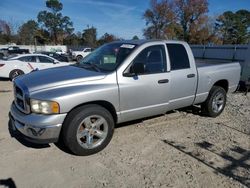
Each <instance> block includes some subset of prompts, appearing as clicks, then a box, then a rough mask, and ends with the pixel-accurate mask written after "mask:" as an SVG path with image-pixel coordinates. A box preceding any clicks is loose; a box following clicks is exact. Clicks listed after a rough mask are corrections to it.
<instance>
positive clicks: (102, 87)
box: [10, 40, 240, 155]
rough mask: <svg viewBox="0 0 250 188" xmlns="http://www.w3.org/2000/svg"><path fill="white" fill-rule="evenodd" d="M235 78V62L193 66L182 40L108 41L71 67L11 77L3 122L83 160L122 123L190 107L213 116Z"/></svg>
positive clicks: (220, 108) (237, 68)
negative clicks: (7, 120)
mask: <svg viewBox="0 0 250 188" xmlns="http://www.w3.org/2000/svg"><path fill="white" fill-rule="evenodd" d="M239 78H240V65H239V63H229V64H220V63H219V62H218V63H216V64H214V63H213V64H210V63H209V62H207V63H206V62H195V59H194V57H193V54H192V51H191V49H190V47H189V45H188V44H187V43H185V42H179V41H165V40H154V41H146V40H138V41H118V42H112V43H109V44H106V45H103V46H101V47H100V48H98V49H96V50H95V51H94V52H92V53H91V54H89V55H88V56H86V57H85V58H84V59H83V60H82V61H81V62H80V63H79V64H78V65H71V66H67V67H60V68H53V69H47V70H42V71H37V72H32V73H29V74H27V75H24V76H20V77H18V78H16V79H15V80H14V96H15V99H14V102H13V104H12V106H11V111H10V119H11V122H12V125H13V128H14V129H15V130H17V131H18V132H21V133H22V135H23V136H24V137H25V138H26V139H28V140H30V141H32V142H36V143H51V142H58V141H59V140H60V141H63V142H64V143H65V145H66V146H67V147H68V148H69V149H70V150H71V151H72V152H73V153H74V154H76V155H90V154H94V153H96V152H98V151H100V150H102V149H104V148H105V147H106V146H107V145H108V143H109V142H110V140H111V138H112V135H113V132H114V127H115V125H116V124H119V123H122V122H127V121H130V120H135V119H140V118H144V117H149V116H154V115H158V114H164V113H166V112H167V111H170V110H173V109H178V108H182V107H187V106H191V105H200V106H201V109H202V111H203V113H205V114H206V115H207V116H210V117H216V116H218V115H219V114H220V113H221V112H222V111H223V109H224V107H225V104H226V93H227V92H234V91H235V90H236V88H237V85H238V83H239ZM59 138H60V139H59Z"/></svg>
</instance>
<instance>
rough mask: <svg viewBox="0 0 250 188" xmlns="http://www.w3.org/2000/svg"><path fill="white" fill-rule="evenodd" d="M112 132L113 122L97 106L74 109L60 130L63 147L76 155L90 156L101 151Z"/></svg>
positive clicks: (108, 114) (103, 109)
mask: <svg viewBox="0 0 250 188" xmlns="http://www.w3.org/2000/svg"><path fill="white" fill-rule="evenodd" d="M113 132H114V120H113V117H112V115H111V114H110V113H109V111H108V110H106V109H105V108H103V107H101V106H99V105H86V106H82V107H79V108H76V109H75V110H73V111H72V112H70V114H69V115H68V116H67V118H66V120H65V122H64V124H63V129H62V138H63V141H64V143H65V145H66V146H67V147H68V148H69V149H70V150H71V151H72V152H73V153H74V154H76V155H91V154H95V153H97V152H99V151H101V150H103V149H104V148H105V147H106V146H107V145H108V143H109V142H110V140H111V138H112V136H113Z"/></svg>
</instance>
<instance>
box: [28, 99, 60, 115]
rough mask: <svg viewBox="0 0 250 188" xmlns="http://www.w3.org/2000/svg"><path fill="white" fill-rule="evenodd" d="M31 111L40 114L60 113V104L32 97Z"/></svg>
mask: <svg viewBox="0 0 250 188" xmlns="http://www.w3.org/2000/svg"><path fill="white" fill-rule="evenodd" d="M30 107H31V111H32V112H34V113H38V114H58V113H59V111H60V106H59V104H58V103H57V102H54V101H41V100H36V99H30Z"/></svg>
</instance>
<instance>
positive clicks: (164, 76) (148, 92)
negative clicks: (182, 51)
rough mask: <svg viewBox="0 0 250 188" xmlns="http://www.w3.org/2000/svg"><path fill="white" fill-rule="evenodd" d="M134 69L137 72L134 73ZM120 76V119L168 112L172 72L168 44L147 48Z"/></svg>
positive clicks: (131, 118) (140, 52)
mask: <svg viewBox="0 0 250 188" xmlns="http://www.w3.org/2000/svg"><path fill="white" fill-rule="evenodd" d="M135 69H136V70H135ZM134 72H137V73H136V74H134V75H133V73H134ZM117 76H118V86H119V92H120V116H121V121H129V120H133V119H139V118H143V117H147V116H153V115H157V114H161V113H165V112H166V111H167V107H168V102H169V92H170V83H169V81H170V73H169V72H168V66H167V56H166V46H165V44H158V45H149V46H147V47H144V48H143V49H141V50H140V51H139V53H138V54H137V55H136V56H135V58H134V59H132V61H131V62H130V64H129V65H128V66H127V67H126V69H123V72H118V73H117Z"/></svg>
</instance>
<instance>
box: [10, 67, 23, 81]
mask: <svg viewBox="0 0 250 188" xmlns="http://www.w3.org/2000/svg"><path fill="white" fill-rule="evenodd" d="M22 74H24V72H23V71H22V70H19V69H15V70H12V71H11V72H10V74H9V78H10V80H13V79H14V78H16V77H18V76H20V75H22Z"/></svg>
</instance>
